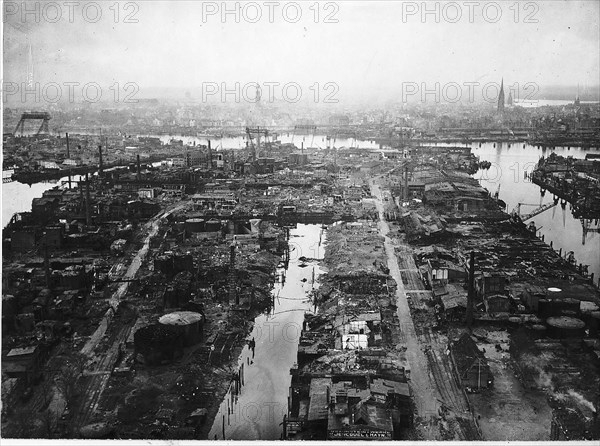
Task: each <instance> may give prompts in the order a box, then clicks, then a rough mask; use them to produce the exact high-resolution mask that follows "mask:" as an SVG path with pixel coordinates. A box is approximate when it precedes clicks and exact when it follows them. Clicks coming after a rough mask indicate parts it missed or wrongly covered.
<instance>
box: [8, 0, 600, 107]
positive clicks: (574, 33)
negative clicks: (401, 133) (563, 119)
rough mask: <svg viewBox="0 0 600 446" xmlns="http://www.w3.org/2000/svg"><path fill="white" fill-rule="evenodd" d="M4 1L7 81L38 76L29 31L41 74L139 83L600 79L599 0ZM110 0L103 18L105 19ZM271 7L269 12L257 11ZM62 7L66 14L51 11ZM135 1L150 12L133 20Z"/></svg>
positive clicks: (140, 10) (379, 89) (391, 86)
mask: <svg viewBox="0 0 600 446" xmlns="http://www.w3.org/2000/svg"><path fill="white" fill-rule="evenodd" d="M3 3H4V13H5V19H4V21H5V23H4V33H3V34H4V55H3V61H4V73H3V78H4V81H5V82H18V83H20V82H24V81H25V80H26V79H27V71H28V70H27V61H28V44H27V42H28V39H29V41H30V42H31V45H32V52H33V66H34V78H35V81H36V82H40V83H42V84H43V83H48V82H58V83H63V82H80V83H85V82H96V83H98V84H99V85H101V86H102V88H103V89H107V90H108V87H109V86H110V85H112V84H113V83H114V82H119V83H120V85H123V84H125V83H126V82H135V83H136V84H138V85H139V86H140V96H143V92H144V89H149V88H150V87H176V88H185V89H190V90H194V91H195V89H197V88H200V86H201V85H202V84H203V83H206V82H217V83H219V84H220V83H221V82H226V83H227V85H231V84H232V83H234V82H240V83H242V84H244V83H247V82H252V81H258V82H259V83H265V82H279V83H280V84H285V83H288V82H297V83H298V84H299V85H300V86H301V87H302V88H304V89H306V90H307V89H308V87H310V86H311V85H313V84H314V83H315V82H320V83H321V85H322V84H323V83H325V82H335V83H336V84H337V85H339V87H340V91H339V94H340V95H341V96H346V95H348V94H354V93H356V94H359V95H361V96H364V95H367V94H371V93H373V94H376V95H381V94H384V93H386V92H387V91H397V90H398V89H399V88H400V87H399V86H400V85H401V84H402V83H403V82H404V83H408V82H418V83H420V82H427V83H433V82H435V81H439V82H442V83H447V82H458V83H460V84H462V83H463V82H480V83H485V82H491V81H499V79H500V78H501V77H502V76H503V77H504V79H505V82H509V83H511V84H512V83H515V82H519V83H521V84H524V83H526V82H535V83H537V84H539V85H575V84H577V83H580V84H582V85H597V84H598V79H600V71H599V54H600V48H599V42H600V36H599V15H600V13H599V11H600V2H598V1H597V0H592V1H571V0H569V1H562V0H549V1H537V2H519V3H516V2H514V1H498V2H496V3H494V2H487V1H476V2H474V3H475V4H473V5H470V4H469V2H450V4H448V2H433V1H430V2H426V5H427V8H429V9H431V10H434V8H436V7H437V8H439V14H437V17H436V14H435V13H431V14H429V15H427V16H425V17H423V16H422V15H421V12H422V9H423V2H421V1H419V2H400V1H398V2H373V1H369V2H361V1H351V2H329V3H327V2H321V3H320V4H319V5H318V8H315V7H314V6H313V7H312V8H311V5H313V4H314V2H312V1H310V2H298V3H297V4H294V3H293V2H255V3H252V4H250V5H245V3H247V2H228V3H227V7H228V8H229V9H230V10H234V9H235V8H236V6H238V7H239V10H240V11H241V12H240V14H239V15H238V19H239V23H236V16H235V15H234V14H229V15H227V16H225V17H223V16H222V15H221V12H222V10H223V2H192V1H169V2H161V1H137V2H129V3H127V2H120V8H119V16H118V18H117V17H116V16H115V8H114V7H113V6H112V5H114V3H115V2H114V1H112V0H111V1H99V2H96V3H95V4H94V5H92V6H89V5H88V7H87V9H86V13H85V14H84V12H83V11H84V8H83V7H84V6H85V5H87V4H89V3H93V2H86V1H81V2H75V3H77V5H74V6H73V10H72V12H73V17H72V22H73V23H70V21H69V12H70V11H69V7H67V6H65V5H64V4H63V3H64V2H63V1H59V2H56V3H52V2H30V5H29V8H30V9H31V10H34V9H35V7H36V6H35V4H41V6H40V15H39V17H37V18H36V16H35V15H34V14H29V15H27V16H25V17H23V15H22V12H23V11H22V7H21V1H18V2H6V1H5V2H3ZM45 3H51V4H45ZM269 3H271V4H273V6H269ZM56 5H59V6H60V11H58V9H57V8H56ZM296 5H299V8H298V7H297V6H296ZM436 5H437V6H436ZM96 6H97V7H98V8H96ZM271 8H273V9H272V10H273V11H274V14H273V23H270V18H269V12H270V9H271ZM284 8H285V13H284ZM203 9H204V12H205V13H206V14H205V15H204V16H203ZM316 9H318V10H319V15H318V18H317V17H316V16H315V10H316ZM97 10H99V11H101V12H102V17H100V18H99V19H98V21H97V22H96V23H92V21H93V20H94V18H95V17H96V14H97ZM215 11H216V14H214V15H209V13H211V12H215ZM258 11H260V13H261V14H262V17H261V18H260V20H259V21H258V22H257V23H250V21H251V20H254V19H255V17H256V14H257V12H258ZM298 12H299V13H300V14H301V17H300V19H299V21H298V22H297V23H291V22H292V21H293V19H294V18H295V16H296V14H297V13H298ZM403 12H404V13H405V14H404V15H403ZM498 12H499V13H500V14H501V17H500V18H499V20H498V21H497V22H496V23H492V22H493V21H494V20H495V18H496V16H497V14H498ZM517 12H518V16H517ZM57 13H60V14H61V16H62V18H61V19H60V20H59V21H58V22H56V23H51V20H55V17H57ZM409 13H414V14H411V15H409ZM458 13H460V14H461V17H460V19H458V21H457V22H456V23H450V21H453V20H454V21H456V20H457V19H456V17H457V14H458ZM484 13H485V14H484ZM128 14H131V15H130V17H129V19H130V20H131V19H133V20H137V23H124V22H125V18H126V16H127V15H128ZM471 14H472V21H473V23H470V17H469V16H470V15H471ZM326 17H329V20H330V21H337V23H335V22H334V23H325V21H326ZM286 18H287V19H286ZM36 19H37V20H39V23H36ZM115 19H116V20H115ZM315 19H316V20H315ZM436 19H437V20H438V21H439V23H436ZM115 21H117V23H115ZM532 21H537V23H528V22H532ZM315 22H317V23H315ZM121 88H122V87H121ZM277 88H278V87H274V89H275V90H277ZM320 88H321V90H322V92H323V87H322V86H321V87H320ZM264 94H265V93H263V95H264Z"/></svg>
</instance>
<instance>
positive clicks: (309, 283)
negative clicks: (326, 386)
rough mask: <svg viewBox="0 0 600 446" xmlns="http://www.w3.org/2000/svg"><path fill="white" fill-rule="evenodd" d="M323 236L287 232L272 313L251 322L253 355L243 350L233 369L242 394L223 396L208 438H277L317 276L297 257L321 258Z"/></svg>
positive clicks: (306, 230) (303, 228)
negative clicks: (239, 374) (285, 260)
mask: <svg viewBox="0 0 600 446" xmlns="http://www.w3.org/2000/svg"><path fill="white" fill-rule="evenodd" d="M325 236H326V234H325V230H323V229H322V228H321V226H320V225H298V226H297V228H296V229H291V230H290V240H289V244H290V261H289V265H288V268H287V270H286V269H284V268H279V269H278V270H277V274H278V276H279V277H280V281H279V283H276V284H275V286H274V288H273V291H272V295H273V296H274V302H275V303H274V306H273V309H272V310H271V312H270V313H269V314H262V315H260V316H258V317H257V318H256V319H255V320H254V328H253V330H252V333H251V334H250V335H249V336H248V339H252V338H254V340H255V342H256V348H255V351H254V353H253V352H252V350H251V349H250V348H249V347H248V346H245V347H244V349H243V350H242V353H241V355H240V358H239V361H238V366H239V367H242V366H243V383H244V385H243V386H242V387H241V393H240V394H239V395H237V396H235V395H233V392H232V391H231V390H230V391H229V392H228V393H227V395H226V396H225V399H224V400H223V402H222V403H221V407H220V408H219V412H218V414H217V416H216V417H215V420H214V422H213V425H212V428H211V431H210V433H209V435H208V439H210V440H214V439H218V440H223V439H226V440H279V439H280V437H281V434H282V432H283V430H282V424H281V423H282V422H283V416H284V415H285V414H286V413H287V396H288V394H289V387H290V382H291V376H290V369H291V368H292V366H293V365H294V364H295V362H296V357H297V351H298V341H299V338H300V333H301V330H302V322H303V321H304V314H305V313H306V312H311V311H314V307H313V306H312V303H311V301H310V299H309V293H310V292H311V291H312V290H313V289H315V288H317V287H318V278H319V276H320V274H321V272H322V270H321V268H320V267H319V265H318V263H317V262H316V261H314V260H310V261H308V262H306V263H304V262H301V261H300V260H299V258H300V257H302V256H304V257H307V258H309V259H320V258H321V257H322V256H323V254H324V252H325ZM282 277H285V279H284V280H281V278H282ZM223 432H224V433H225V435H224V436H223Z"/></svg>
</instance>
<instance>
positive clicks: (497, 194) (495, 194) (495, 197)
mask: <svg viewBox="0 0 600 446" xmlns="http://www.w3.org/2000/svg"><path fill="white" fill-rule="evenodd" d="M499 196H500V184H498V189H496V192H494V200H498V197H499ZM519 204H521V203H519Z"/></svg>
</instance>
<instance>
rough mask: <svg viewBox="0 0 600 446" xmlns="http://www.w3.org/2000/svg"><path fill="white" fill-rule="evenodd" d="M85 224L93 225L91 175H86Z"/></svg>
mask: <svg viewBox="0 0 600 446" xmlns="http://www.w3.org/2000/svg"><path fill="white" fill-rule="evenodd" d="M85 224H86V225H88V226H90V225H91V224H92V216H91V206H90V179H89V174H87V173H86V174H85Z"/></svg>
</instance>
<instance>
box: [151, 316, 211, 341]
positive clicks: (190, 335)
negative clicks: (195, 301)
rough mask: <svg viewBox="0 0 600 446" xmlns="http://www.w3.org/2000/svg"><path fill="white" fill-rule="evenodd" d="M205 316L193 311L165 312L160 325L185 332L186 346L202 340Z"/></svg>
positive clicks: (159, 321)
mask: <svg viewBox="0 0 600 446" xmlns="http://www.w3.org/2000/svg"><path fill="white" fill-rule="evenodd" d="M203 321H204V316H202V314H200V313H195V312H193V311H176V312H174V313H169V314H165V315H164V316H161V318H160V319H159V320H158V323H159V324H160V325H163V326H165V327H168V328H170V329H172V330H174V331H176V332H180V333H182V334H183V339H184V341H183V342H184V345H185V346H186V347H188V346H190V345H195V344H197V343H199V342H200V341H201V340H202V325H203Z"/></svg>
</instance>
